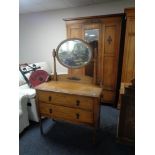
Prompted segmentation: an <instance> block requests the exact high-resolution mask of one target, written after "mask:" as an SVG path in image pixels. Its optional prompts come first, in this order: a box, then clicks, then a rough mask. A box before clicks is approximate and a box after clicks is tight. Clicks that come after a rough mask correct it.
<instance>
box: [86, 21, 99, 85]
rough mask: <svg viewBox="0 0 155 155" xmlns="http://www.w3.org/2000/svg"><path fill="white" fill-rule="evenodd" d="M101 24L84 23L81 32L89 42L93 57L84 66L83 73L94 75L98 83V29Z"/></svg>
mask: <svg viewBox="0 0 155 155" xmlns="http://www.w3.org/2000/svg"><path fill="white" fill-rule="evenodd" d="M100 27H101V25H100V24H99V23H93V24H85V25H84V29H83V33H84V40H85V41H86V42H87V43H89V45H90V46H91V47H92V49H93V59H92V61H91V62H90V63H89V64H88V65H87V66H86V67H85V75H87V76H91V77H94V78H95V79H96V80H97V81H96V82H97V83H99V81H100V80H99V74H98V72H99V69H100V68H98V67H99V63H100V53H99V51H100V40H101V39H100V31H101V28H100Z"/></svg>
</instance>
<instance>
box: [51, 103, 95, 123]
mask: <svg viewBox="0 0 155 155" xmlns="http://www.w3.org/2000/svg"><path fill="white" fill-rule="evenodd" d="M52 111H53V112H52V116H53V117H55V118H60V119H63V120H72V121H77V122H83V123H93V113H92V112H89V111H84V110H80V109H74V108H68V107H63V106H56V105H52Z"/></svg>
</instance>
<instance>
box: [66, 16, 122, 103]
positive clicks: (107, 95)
mask: <svg viewBox="0 0 155 155" xmlns="http://www.w3.org/2000/svg"><path fill="white" fill-rule="evenodd" d="M123 20H124V14H113V15H103V16H92V17H79V18H65V19H64V21H65V22H66V29H67V38H80V39H83V40H85V41H86V42H88V43H89V44H90V45H91V46H92V48H93V56H94V57H95V56H96V75H95V76H96V83H97V84H98V85H100V86H102V88H103V91H102V98H101V102H103V103H106V104H112V105H114V104H116V102H117V101H116V98H117V97H116V95H117V94H118V93H117V92H118V91H119V89H118V82H119V81H118V77H119V76H120V73H119V59H120V44H121V42H120V40H121V30H122V21H123ZM92 65H93V63H90V65H89V66H88V67H84V68H80V69H74V70H72V69H69V70H68V74H69V75H71V76H74V75H76V76H78V75H80V76H81V75H92V74H93V72H91V70H92Z"/></svg>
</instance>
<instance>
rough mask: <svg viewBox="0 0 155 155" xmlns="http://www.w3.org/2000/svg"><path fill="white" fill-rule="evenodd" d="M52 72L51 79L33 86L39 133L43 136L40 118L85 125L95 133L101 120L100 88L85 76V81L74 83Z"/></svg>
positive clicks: (72, 79) (70, 79) (74, 81)
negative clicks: (52, 78) (38, 119)
mask: <svg viewBox="0 0 155 155" xmlns="http://www.w3.org/2000/svg"><path fill="white" fill-rule="evenodd" d="M82 56H83V54H82ZM89 59H90V58H89ZM80 60H81V59H80ZM65 62H67V61H65ZM76 62H77V61H76ZM75 64H76V63H75ZM85 64H86V63H85ZM54 68H55V69H56V67H54ZM54 73H55V75H54V80H51V81H49V82H45V83H42V84H40V85H39V86H37V87H35V89H36V99H37V107H38V113H39V117H40V130H41V133H42V134H43V128H42V119H41V118H42V116H45V117H48V118H52V119H54V120H63V121H66V122H70V123H73V124H82V125H87V126H90V127H93V128H94V131H96V129H97V128H98V127H99V120H100V119H99V118H100V96H101V93H102V88H100V87H99V86H97V85H96V84H95V83H94V80H93V78H92V81H91V80H86V79H87V78H86V77H85V78H84V80H82V78H81V79H80V80H74V78H68V77H63V78H62V77H61V76H57V74H56V70H54ZM86 81H87V82H86ZM88 81H89V82H88Z"/></svg>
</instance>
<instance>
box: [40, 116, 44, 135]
mask: <svg viewBox="0 0 155 155" xmlns="http://www.w3.org/2000/svg"><path fill="white" fill-rule="evenodd" d="M40 133H41V135H44V132H43V125H42V119H41V118H40Z"/></svg>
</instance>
